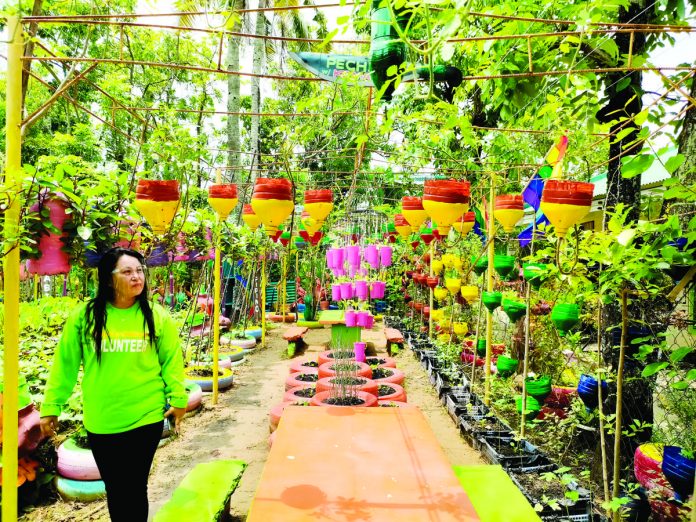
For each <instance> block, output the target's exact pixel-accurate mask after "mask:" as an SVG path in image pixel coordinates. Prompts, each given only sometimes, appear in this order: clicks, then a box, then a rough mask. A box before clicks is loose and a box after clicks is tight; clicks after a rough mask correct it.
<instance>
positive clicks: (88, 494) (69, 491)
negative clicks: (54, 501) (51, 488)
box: [55, 475, 106, 502]
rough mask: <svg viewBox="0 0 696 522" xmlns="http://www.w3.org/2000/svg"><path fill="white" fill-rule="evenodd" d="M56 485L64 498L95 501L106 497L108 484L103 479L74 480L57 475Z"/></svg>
mask: <svg viewBox="0 0 696 522" xmlns="http://www.w3.org/2000/svg"><path fill="white" fill-rule="evenodd" d="M55 486H56V490H57V491H58V494H59V495H60V496H61V497H62V498H63V499H64V500H77V501H78V502H93V501H95V500H99V499H102V498H105V497H106V486H105V485H104V481H102V480H73V479H69V478H65V477H61V476H60V475H56V478H55Z"/></svg>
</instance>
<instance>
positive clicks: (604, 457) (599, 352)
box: [597, 295, 611, 516]
mask: <svg viewBox="0 0 696 522" xmlns="http://www.w3.org/2000/svg"><path fill="white" fill-rule="evenodd" d="M597 366H598V367H599V368H601V367H602V296H601V295H600V296H599V306H598V307H597ZM597 382H598V383H599V386H597V400H598V401H599V402H598V404H597V410H598V412H599V443H600V450H601V452H602V486H603V488H604V502H609V501H610V500H611V498H610V497H609V470H607V443H606V435H605V433H604V406H603V403H604V397H603V396H602V372H601V370H599V369H598V370H597ZM610 514H611V511H607V516H609V515H610Z"/></svg>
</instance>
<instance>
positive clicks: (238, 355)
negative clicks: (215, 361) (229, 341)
mask: <svg viewBox="0 0 696 522" xmlns="http://www.w3.org/2000/svg"><path fill="white" fill-rule="evenodd" d="M219 356H220V357H221V358H222V357H225V358H228V359H229V360H230V361H231V362H237V361H241V360H243V359H244V348H242V347H241V346H230V347H229V348H227V347H226V348H225V350H224V351H221V352H219Z"/></svg>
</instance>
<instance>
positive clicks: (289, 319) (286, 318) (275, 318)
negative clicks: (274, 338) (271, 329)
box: [267, 314, 295, 323]
mask: <svg viewBox="0 0 696 522" xmlns="http://www.w3.org/2000/svg"><path fill="white" fill-rule="evenodd" d="M267 317H268V320H269V321H271V322H272V323H294V322H295V314H285V315H281V314H270V315H268V316H267Z"/></svg>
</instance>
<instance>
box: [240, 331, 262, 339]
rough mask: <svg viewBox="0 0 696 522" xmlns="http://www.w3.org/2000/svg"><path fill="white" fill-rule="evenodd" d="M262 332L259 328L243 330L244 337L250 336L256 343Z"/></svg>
mask: <svg viewBox="0 0 696 522" xmlns="http://www.w3.org/2000/svg"><path fill="white" fill-rule="evenodd" d="M262 334H263V332H262V331H261V328H250V329H249V330H244V335H246V336H247V337H249V336H251V337H253V338H254V339H256V340H257V341H258V340H259V339H261V335H262Z"/></svg>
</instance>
